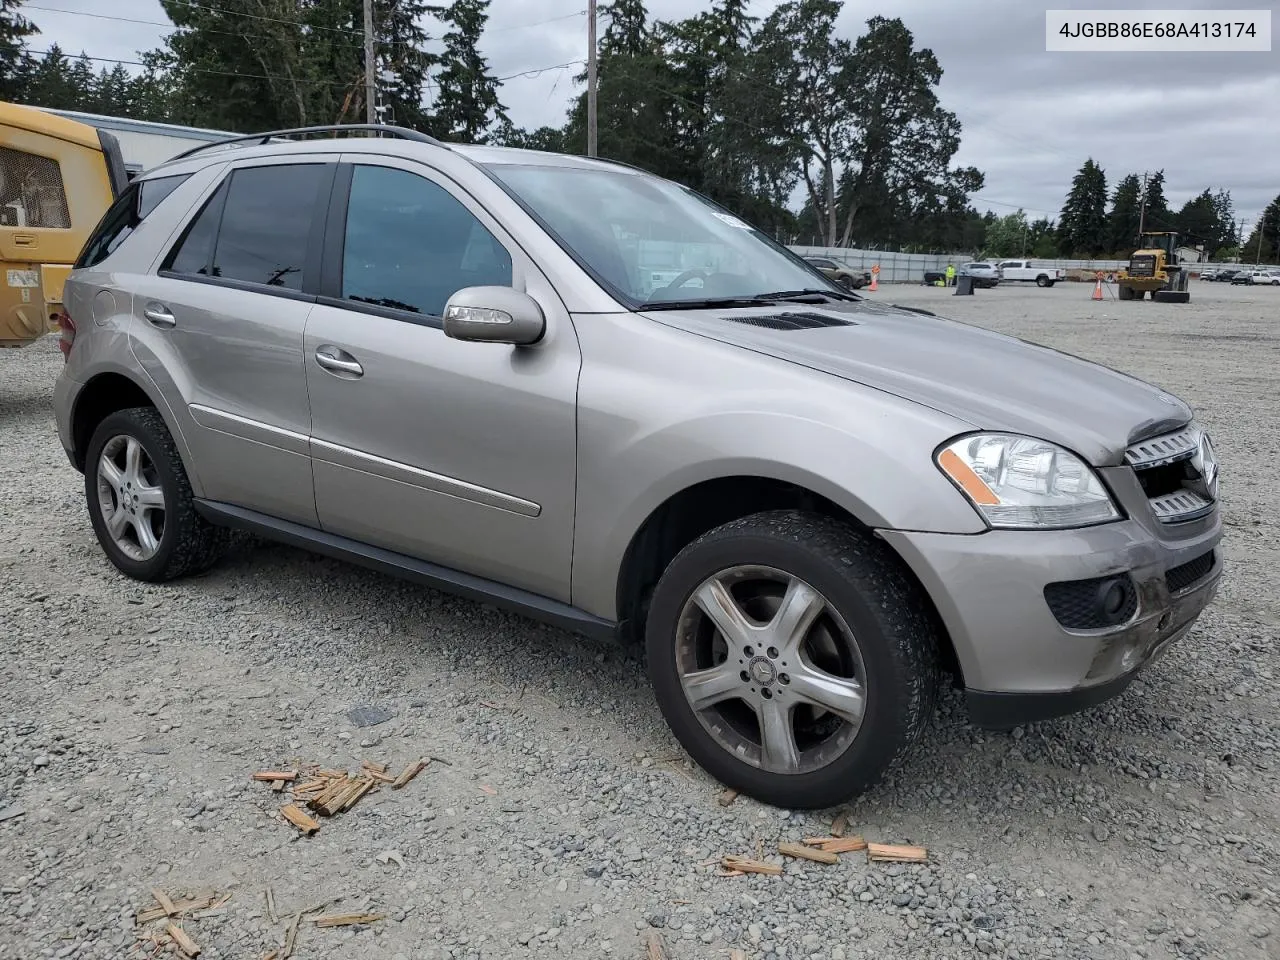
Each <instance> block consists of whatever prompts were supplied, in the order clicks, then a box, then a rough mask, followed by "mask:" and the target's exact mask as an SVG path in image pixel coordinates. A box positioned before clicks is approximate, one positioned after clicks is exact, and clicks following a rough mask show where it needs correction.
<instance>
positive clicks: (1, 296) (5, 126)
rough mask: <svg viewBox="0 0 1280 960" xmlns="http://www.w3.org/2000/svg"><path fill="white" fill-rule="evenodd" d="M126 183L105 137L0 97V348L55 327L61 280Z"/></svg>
mask: <svg viewBox="0 0 1280 960" xmlns="http://www.w3.org/2000/svg"><path fill="white" fill-rule="evenodd" d="M127 182H128V174H127V173H126V171H125V166H124V160H123V159H122V157H121V154H120V147H119V144H118V143H117V142H116V140H115V138H114V137H113V136H112V135H111V134H109V133H106V132H105V131H100V130H98V129H96V128H94V127H91V126H89V125H88V124H83V123H78V122H76V121H75V120H68V119H67V118H65V117H59V116H55V115H53V114H49V113H45V112H44V111H42V110H36V109H34V108H32V107H24V106H19V105H18V104H15V103H5V102H3V101H0V347H24V346H26V345H27V344H30V343H34V342H35V341H36V340H38V339H40V338H41V337H42V336H44V335H45V334H46V333H54V332H57V330H58V329H59V328H58V316H59V314H60V313H61V312H62V284H63V281H64V280H66V278H67V274H69V273H70V272H71V267H72V265H73V264H74V263H75V260H76V257H77V256H79V254H80V248H81V247H82V246H83V245H84V242H85V240H86V239H88V237H89V234H90V233H91V232H92V231H93V228H94V227H95V226H97V224H98V221H99V220H100V219H101V218H102V215H103V214H104V213H106V211H107V208H108V207H109V206H110V205H111V203H112V202H113V201H114V200H115V198H116V196H117V195H118V194H119V193H120V191H122V190H123V189H124V188H125V186H126V184H127Z"/></svg>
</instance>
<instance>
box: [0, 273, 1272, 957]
mask: <svg viewBox="0 0 1280 960" xmlns="http://www.w3.org/2000/svg"><path fill="white" fill-rule="evenodd" d="M950 294H951V291H949V290H947V291H944V290H938V289H932V288H925V287H885V288H882V289H881V291H880V292H879V293H878V294H876V295H874V296H877V297H878V298H880V299H884V300H888V301H892V302H900V303H907V304H913V305H919V306H931V307H932V308H933V309H936V310H938V311H939V312H943V313H949V314H950V315H952V316H955V317H957V318H959V319H964V320H968V321H971V322H976V323H981V324H984V325H987V326H991V327H993V328H995V329H998V330H1001V331H1005V332H1009V333H1014V334H1017V335H1020V336H1024V337H1027V338H1029V339H1033V340H1037V341H1040V342H1043V343H1046V344H1049V345H1052V346H1055V347H1059V348H1061V349H1064V350H1067V351H1070V352H1074V353H1080V354H1083V355H1085V356H1088V357H1090V358H1092V359H1096V360H1099V361H1102V362H1104V363H1107V364H1110V365H1113V366H1116V367H1120V368H1123V369H1126V370H1129V371H1132V372H1134V373H1136V374H1138V375H1140V376H1143V377H1146V378H1149V379H1151V380H1154V381H1156V382H1158V383H1160V384H1161V385H1162V386H1164V387H1166V388H1168V389H1170V390H1172V391H1174V392H1176V393H1178V394H1180V395H1182V396H1184V397H1186V398H1188V399H1189V400H1190V401H1192V402H1193V404H1194V405H1195V406H1196V407H1197V408H1198V409H1199V411H1200V413H1201V415H1202V417H1203V419H1204V420H1205V422H1206V423H1207V424H1208V426H1209V428H1210V430H1211V431H1212V433H1213V435H1214V439H1215V442H1216V445H1217V448H1218V451H1219V456H1220V458H1221V459H1222V461H1223V475H1224V486H1223V496H1224V502H1225V510H1226V517H1227V523H1228V524H1229V527H1230V528H1229V539H1228V540H1227V542H1226V547H1225V549H1226V554H1227V558H1228V564H1227V566H1228V572H1227V576H1226V579H1225V582H1224V585H1223V589H1222V592H1221V594H1220V597H1219V599H1218V601H1217V602H1216V603H1215V605H1214V606H1213V607H1212V608H1211V609H1210V610H1209V611H1208V613H1207V614H1206V615H1205V617H1204V618H1202V620H1201V621H1200V624H1199V625H1198V626H1197V628H1196V629H1195V630H1194V631H1193V632H1192V634H1191V635H1190V636H1189V637H1187V638H1186V639H1185V640H1184V641H1183V642H1182V643H1181V644H1180V645H1179V646H1178V647H1177V648H1175V649H1174V650H1173V651H1172V652H1171V653H1170V654H1169V655H1168V656H1167V657H1166V658H1164V659H1163V660H1162V661H1161V662H1160V663H1158V664H1157V665H1155V666H1154V667H1153V668H1152V669H1151V670H1150V671H1148V673H1147V674H1146V675H1145V676H1144V677H1143V679H1142V680H1140V681H1139V682H1138V683H1136V684H1135V685H1134V686H1133V687H1132V688H1131V690H1130V692H1129V693H1128V694H1127V695H1126V696H1124V697H1123V698H1122V699H1121V700H1119V701H1118V702H1115V703H1113V704H1110V705H1108V706H1105V707H1102V708H1099V709H1097V710H1095V711H1093V712H1091V713H1089V714H1087V715H1084V716H1080V717H1075V718H1071V719H1067V720H1062V721H1056V722H1053V723H1046V724H1042V725H1038V726H1034V727H1028V728H1025V729H1018V730H1015V731H1013V732H1012V733H1010V734H990V733H984V732H981V731H977V730H975V729H973V728H971V727H970V726H969V725H968V724H967V723H966V722H965V719H964V714H963V711H962V709H961V703H960V700H959V698H958V697H957V695H955V694H954V693H951V694H948V695H947V696H945V697H944V700H943V704H942V709H941V712H940V714H939V716H938V718H937V720H936V722H935V724H934V730H933V736H932V738H931V741H930V743H929V744H928V745H927V746H926V748H925V749H924V750H923V751H922V752H921V753H920V754H919V755H918V759H917V762H916V763H915V764H914V765H913V766H911V767H910V768H909V769H907V770H905V771H904V772H903V773H902V774H901V775H899V776H898V777H897V779H896V780H894V781H893V782H891V783H889V784H887V785H885V786H884V787H883V788H882V789H880V790H878V791H877V792H876V793H875V794H873V795H871V796H869V797H866V798H864V799H863V800H861V801H860V802H858V803H856V804H855V805H854V806H853V807H852V808H851V811H850V822H851V824H852V830H853V832H859V833H863V834H865V835H866V836H868V837H869V838H870V839H873V840H881V841H885V842H911V843H919V844H923V845H926V846H928V848H929V850H930V862H929V863H928V864H927V865H924V866H905V865H904V866H885V865H871V866H869V865H867V864H866V863H865V862H864V861H863V860H862V859H861V858H860V857H859V856H857V855H853V856H851V857H846V858H843V859H842V861H841V862H840V863H839V864H838V865H836V866H831V867H827V866H821V865H817V864H809V865H806V866H804V867H801V866H799V865H797V864H798V863H799V861H791V862H789V863H788V865H787V869H786V875H785V876H783V877H781V878H774V877H764V876H750V877H743V878H737V879H721V878H718V877H716V876H715V875H714V873H713V868H711V867H708V866H701V865H700V864H701V863H702V862H703V861H706V860H708V859H710V858H713V857H717V856H719V855H721V854H724V853H739V854H748V855H750V854H753V853H754V851H755V850H756V847H757V843H760V842H762V843H763V844H764V845H765V846H766V848H768V847H769V846H770V845H771V844H774V843H776V842H777V841H778V840H780V839H790V840H798V839H800V838H801V837H805V836H809V835H812V834H815V833H824V832H826V830H827V828H828V826H829V824H830V821H831V818H832V816H833V814H834V813H835V812H836V811H828V812H826V813H825V814H800V813H790V814H789V813H787V812H785V811H778V810H775V809H770V808H765V807H762V806H760V805H758V804H756V803H754V802H751V801H748V800H745V799H738V800H737V802H735V803H733V804H732V805H730V806H728V807H722V806H720V805H719V803H718V802H717V796H718V794H719V789H718V787H717V786H716V784H715V783H714V782H712V781H711V780H710V779H709V778H708V777H707V776H706V775H704V774H703V773H702V772H701V771H700V770H697V769H694V768H693V767H692V766H691V765H690V764H689V763H688V762H687V761H685V760H684V758H683V756H682V754H681V752H680V750H679V748H678V746H677V745H676V744H675V742H674V740H673V739H672V738H671V737H670V736H669V735H668V733H667V732H666V729H665V727H664V726H663V724H662V722H661V719H660V717H659V714H658V711H657V708H656V707H655V705H654V703H653V702H652V699H651V696H650V694H649V692H648V689H647V686H646V684H645V681H644V679H643V674H642V665H641V664H640V663H639V662H638V660H637V657H636V654H635V652H634V651H627V650H623V649H621V648H618V647H613V646H602V645H593V644H591V643H588V642H585V641H582V640H579V639H577V638H575V637H571V636H569V635H566V634H564V633H561V632H558V631H556V630H553V629H550V628H546V627H542V626H540V625H537V624H534V623H532V622H529V621H526V620H523V619H520V618H518V617H513V616H508V615H505V614H502V613H498V612H495V611H493V610H491V609H488V608H485V607H482V606H478V605H476V604H472V603H468V602H463V601H459V600H456V599H452V598H449V597H445V596H441V595H438V594H435V593H432V592H429V591H425V590H421V589H418V588H416V587H411V586H408V585H405V584H403V583H399V582H397V581H394V580H391V579H387V578H384V577H381V576H377V575H374V574H371V573H366V572H363V571H361V570H358V569H355V568H352V567H348V566H344V565H341V564H338V563H335V562H331V561H328V560H323V559H317V558H314V557H311V556H308V555H306V554H303V553H300V552H297V551H294V550H291V549H286V548H282V547H276V546H271V545H258V544H252V543H246V544H243V545H242V546H240V547H239V548H237V550H236V552H235V553H234V554H233V555H232V556H231V557H229V558H228V559H227V560H226V561H225V562H223V563H222V564H221V565H219V566H218V567H217V568H216V569H215V570H213V571H212V572H211V573H209V574H208V575H205V576H203V577H201V578H198V579H194V580H190V581H185V582H181V583H178V584H174V585H171V586H167V587H164V588H151V587H146V586H143V585H140V584H137V583H134V582H131V581H127V580H125V579H124V578H122V577H121V576H120V575H118V574H117V573H116V572H115V571H114V569H113V568H110V567H109V566H108V564H107V561H106V560H105V558H104V557H103V555H102V554H101V552H100V551H99V548H98V546H97V544H96V542H95V541H94V538H93V534H92V532H91V530H90V527H89V522H88V518H87V515H86V512H85V508H84V505H83V493H82V487H81V480H80V477H79V476H78V475H77V474H75V473H74V472H73V471H72V470H71V468H70V467H68V465H67V463H66V460H65V458H64V456H63V453H62V450H61V449H60V447H59V445H58V441H57V439H56V436H55V432H54V425H53V418H52V415H51V413H50V396H51V390H52V385H53V381H54V377H55V376H56V374H57V371H58V368H59V366H60V363H61V360H60V357H59V354H58V351H57V349H56V347H55V344H54V343H53V342H52V341H51V340H50V341H48V342H43V343H41V344H39V345H37V346H35V347H32V348H28V349H25V350H21V351H8V352H4V353H0V451H3V468H0V503H2V504H3V507H0V601H2V603H0V696H2V698H3V699H0V957H4V958H20V960H28V958H36V957H55V956H56V957H84V958H89V957H93V958H111V960H119V958H125V957H132V956H138V957H143V956H149V955H150V948H148V949H147V950H139V951H136V952H135V951H134V944H135V930H134V927H133V919H132V918H133V911H134V910H135V909H137V908H139V907H142V906H145V905H147V903H148V901H149V900H150V893H149V890H150V888H152V887H160V888H163V889H164V890H166V891H168V893H169V894H171V895H173V896H175V897H177V896H179V895H187V894H190V893H194V892H196V891H199V890H204V889H213V890H217V891H220V892H229V893H231V894H232V895H233V896H232V899H231V900H230V901H229V902H228V903H227V905H226V908H225V910H224V911H223V912H221V913H218V914H216V915H213V916H208V917H205V918H202V919H198V920H191V921H188V922H187V923H186V925H185V928H186V930H187V932H188V933H189V934H190V935H191V936H192V937H194V939H195V940H196V941H197V942H198V943H199V944H200V946H201V947H202V948H203V952H202V953H201V954H200V956H201V957H202V958H205V960H218V958H237V960H239V958H255V960H261V958H262V957H264V956H265V955H266V954H267V953H268V951H269V950H270V949H271V948H272V947H275V946H277V945H278V944H279V942H280V940H281V938H282V936H283V933H284V930H285V928H286V926H287V924H288V917H289V915H291V914H292V913H293V912H294V911H298V910H304V909H307V908H311V907H313V906H316V905H318V904H320V903H322V902H326V901H327V902H329V904H330V907H329V909H331V910H336V911H360V910H365V909H369V910H373V911H376V912H379V913H384V914H385V915H386V919H385V920H383V921H381V922H378V923H374V924H372V925H369V926H364V927H342V928H334V929H319V928H315V927H314V926H313V925H310V924H306V923H304V924H303V925H302V930H301V931H300V933H299V934H298V937H297V946H296V949H295V950H294V957H297V958H301V960H307V958H320V957H323V958H362V960H363V958H370V957H380V958H388V960H408V958H413V960H431V958H444V957H452V958H486V960H487V958H493V960H498V958H502V960H506V958H524V957H555V956H560V957H566V958H572V960H577V958H583V960H585V958H592V960H597V958H604V957H640V956H641V955H642V953H643V948H642V943H643V938H644V936H645V932H646V931H647V930H649V929H650V928H651V927H656V928H658V929H659V931H660V933H661V935H662V936H663V937H664V938H665V940H666V942H667V944H668V947H669V950H670V953H671V956H672V958H673V960H689V958H720V960H727V958H728V956H729V951H730V949H731V948H735V947H736V948H740V949H742V950H744V951H745V953H746V956H747V957H749V958H752V960H755V958H761V957H770V958H776V957H786V958H800V957H805V958H816V960H852V958H864V957H865V958H868V960H869V958H873V957H876V958H882V957H962V956H964V957H967V956H972V955H976V954H983V955H989V956H996V957H1020V958H1030V957H1046V958H1047V957H1055V958H1056V957H1089V958H1094V957H1105V958H1110V957H1119V958H1126V960H1128V958H1133V957H1144V958H1162V957H1204V958H1209V957H1215V958H1216V957H1231V958H1236V957H1240V958H1254V957H1258V958H1262V957H1268V958H1275V957H1280V880H1277V877H1276V870H1277V866H1278V865H1280V859H1278V854H1280V816H1278V814H1280V761H1278V760H1277V747H1278V745H1280V743H1278V741H1280V722H1278V720H1277V716H1278V714H1277V706H1278V705H1280V694H1278V693H1277V683H1276V680H1277V679H1278V678H1280V663H1278V658H1277V647H1276V636H1277V624H1280V600H1278V599H1277V595H1276V589H1275V587H1276V577H1275V571H1276V570H1277V569H1280V525H1277V522H1276V519H1275V514H1274V510H1275V505H1276V504H1277V503H1280V480H1278V477H1280V473H1278V472H1277V469H1276V467H1275V465H1274V461H1271V460H1268V457H1271V456H1274V455H1275V453H1276V451H1277V450H1280V386H1278V385H1277V384H1278V381H1277V379H1276V366H1275V363H1276V357H1277V356H1280V326H1278V324H1280V290H1272V289H1250V288H1239V287H1219V286H1215V285H1205V284H1198V285H1196V286H1195V287H1194V292H1193V297H1194V301H1193V303H1191V304H1190V305H1187V306H1180V305H1160V304H1153V303H1150V302H1143V303H1139V304H1133V303H1129V304H1121V303H1118V302H1114V301H1106V302H1102V303H1095V302H1093V301H1091V300H1090V298H1089V295H1090V289H1089V288H1088V287H1087V286H1086V285H1083V284H1064V285H1059V286H1057V287H1055V288H1053V289H1050V290H1039V289H1036V288H1034V287H1026V288H1000V289H997V290H993V291H979V292H978V293H977V295H975V296H973V297H967V298H958V299H951V297H950ZM944 297H946V298H947V299H946V300H943V298H944ZM1070 402H1071V398H1070V397H1063V403H1064V404H1069V403H1070ZM1267 463H1272V466H1267ZM360 704H370V705H377V706H383V707H387V708H390V709H391V710H394V711H395V713H396V716H395V718H394V719H392V720H390V721H388V722H386V723H383V724H381V725H378V726H374V727H367V728H363V729H360V728H356V727H354V726H353V725H352V724H351V722H350V721H349V720H348V719H347V718H346V716H345V713H346V711H347V710H349V709H351V708H352V707H353V706H356V705H360ZM422 755H435V756H437V757H441V758H444V759H445V760H447V761H449V763H448V764H447V765H446V764H445V763H443V762H438V761H437V762H433V763H432V764H431V765H430V766H429V767H428V769H427V770H426V771H425V772H424V773H422V774H421V775H420V776H419V777H418V778H417V779H416V780H414V781H413V782H412V783H411V784H410V785H409V786H408V787H406V788H405V789H403V790H399V791H392V790H387V789H384V790H381V791H379V792H378V793H375V794H373V795H372V796H370V797H366V798H365V799H364V800H363V801H361V802H360V804H359V805H357V806H356V807H355V808H354V809H353V810H352V811H350V812H349V813H347V814H345V815H343V816H340V817H336V818H334V819H333V820H330V821H326V822H325V823H324V825H323V827H322V828H321V830H320V832H319V833H318V834H316V835H315V836H314V837H311V838H302V837H300V836H299V835H298V834H297V833H296V831H294V830H293V829H292V828H291V827H289V826H287V825H286V824H284V823H283V822H282V821H280V820H279V819H277V818H276V815H275V811H276V810H277V808H278V807H279V806H280V803H281V801H280V797H279V796H278V795H276V794H273V793H272V792H271V791H270V789H269V788H268V787H267V786H266V785H263V784H258V783H251V782H250V781H249V779H248V778H249V775H250V774H251V773H253V772H254V771H255V770H259V769H263V768H271V767H280V766H282V765H288V764H291V763H293V762H294V761H295V760H299V759H300V760H303V761H316V762H320V763H322V764H324V765H326V766H337V767H349V768H351V769H355V768H356V767H357V766H358V764H359V762H360V760H361V759H366V758H367V759H370V760H375V761H382V762H386V763H389V764H390V765H391V766H392V767H393V768H395V769H398V768H399V767H401V766H402V765H403V764H404V763H406V762H408V761H410V760H412V759H414V758H416V757H419V756H422ZM18 810H21V811H25V812H24V813H23V814H22V815H19V816H13V814H14V813H15V811H18ZM392 854H394V855H392ZM268 888H270V889H271V891H272V893H273V896H274V903H275V908H276V910H277V912H278V914H279V919H277V920H273V918H272V917H271V916H270V914H269V912H268V909H267V906H266V900H265V897H264V891H265V890H267V889H268Z"/></svg>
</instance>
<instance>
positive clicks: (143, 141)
mask: <svg viewBox="0 0 1280 960" xmlns="http://www.w3.org/2000/svg"><path fill="white" fill-rule="evenodd" d="M40 109H42V110H45V112H46V113H56V114H57V115H58V116H60V117H66V118H67V119H69V120H77V121H79V122H80V123H85V124H88V125H89V126H91V127H97V128H98V129H99V130H106V131H107V132H108V133H110V134H111V135H112V136H114V137H115V138H116V140H117V141H119V143H120V152H121V153H122V154H123V155H124V165H125V169H126V170H128V171H129V176H130V177H133V176H136V175H137V174H139V173H141V172H142V171H143V170H150V169H151V168H152V167H154V166H156V165H157V164H161V163H164V162H165V161H166V160H169V159H171V158H172V157H175V156H177V155H178V154H180V153H182V152H183V151H184V150H190V149H191V148H192V147H198V146H200V145H201V144H205V143H211V142H214V141H217V140H225V139H226V138H228V137H235V136H239V134H236V133H232V132H231V131H228V130H206V129H204V128H201V127H181V126H178V125H177V124H172V123H152V122H150V121H147V120H125V119H122V118H120V117H108V116H104V115H102V114H98V113H80V112H79V111H77V110H51V109H48V108H45V107H41V108H40Z"/></svg>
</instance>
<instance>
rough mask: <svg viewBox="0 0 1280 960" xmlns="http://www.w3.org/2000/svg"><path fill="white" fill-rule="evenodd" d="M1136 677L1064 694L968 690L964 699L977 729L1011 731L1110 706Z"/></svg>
mask: <svg viewBox="0 0 1280 960" xmlns="http://www.w3.org/2000/svg"><path fill="white" fill-rule="evenodd" d="M1136 676H1137V671H1134V672H1133V673H1127V674H1124V675H1122V676H1119V677H1116V678H1115V679H1114V680H1108V681H1107V682H1105V683H1100V684H1097V685H1096V686H1092V687H1079V688H1077V689H1075V690H1067V691H1065V692H1061V693H996V692H993V691H990V690H966V691H965V695H964V696H965V703H966V705H967V707H968V709H969V720H970V721H971V722H972V723H973V725H974V726H976V727H983V728H985V729H988V730H1008V729H1011V728H1013V727H1018V726H1022V725H1023V724H1025V723H1037V722H1039V721H1041V720H1052V719H1054V718H1056V717H1065V716H1069V715H1071V714H1074V713H1079V712H1080V711H1081V710H1087V709H1088V708H1089V707H1096V706H1098V704H1101V703H1106V702H1107V701H1108V700H1111V699H1113V698H1115V697H1118V696H1120V694H1122V693H1124V691H1125V689H1126V688H1127V687H1128V686H1129V684H1131V683H1132V682H1133V680H1134V677H1136Z"/></svg>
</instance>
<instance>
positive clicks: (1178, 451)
mask: <svg viewBox="0 0 1280 960" xmlns="http://www.w3.org/2000/svg"><path fill="white" fill-rule="evenodd" d="M1203 436H1204V435H1203V433H1202V431H1201V430H1200V428H1199V427H1197V426H1196V425H1195V424H1188V425H1187V426H1185V427H1183V428H1181V429H1180V430H1175V431H1174V432H1173V433H1166V434H1164V435H1162V436H1159V437H1152V438H1151V439H1149V440H1143V441H1141V442H1139V443H1135V444H1133V445H1132V446H1130V447H1129V449H1127V450H1126V451H1125V454H1124V460H1125V463H1127V464H1128V465H1129V466H1130V467H1132V468H1133V470H1134V474H1135V475H1136V476H1137V478H1138V483H1139V485H1140V486H1141V487H1142V492H1143V493H1144V494H1146V497H1147V503H1148V505H1149V506H1150V507H1151V513H1152V514H1153V515H1154V516H1155V518H1156V519H1157V520H1159V521H1160V522H1161V523H1185V522H1187V521H1189V520H1195V519H1197V518H1198V517H1203V516H1205V515H1206V514H1208V513H1212V512H1213V509H1214V505H1215V499H1214V496H1213V495H1212V494H1213V491H1214V490H1215V489H1216V488H1214V487H1213V486H1212V485H1211V484H1207V483H1205V480H1204V474H1203V470H1204V469H1205V467H1206V463H1205V458H1204V457H1203V456H1201V452H1202V451H1201V439H1202V438H1203ZM1206 449H1207V447H1206Z"/></svg>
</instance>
